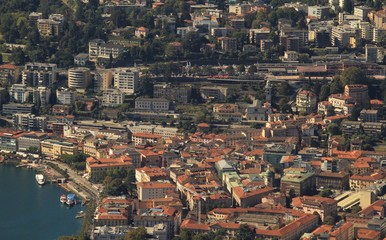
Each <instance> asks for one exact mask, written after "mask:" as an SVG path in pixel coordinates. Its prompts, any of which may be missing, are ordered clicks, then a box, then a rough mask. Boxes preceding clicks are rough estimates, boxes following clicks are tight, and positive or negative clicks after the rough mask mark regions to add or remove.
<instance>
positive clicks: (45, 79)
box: [22, 63, 58, 87]
mask: <svg viewBox="0 0 386 240" xmlns="http://www.w3.org/2000/svg"><path fill="white" fill-rule="evenodd" d="M57 71H58V70H57V65H56V64H53V63H27V64H26V65H25V66H24V70H23V71H22V82H23V84H25V85H27V86H32V87H39V86H41V87H52V84H53V83H55V82H56V75H57Z"/></svg>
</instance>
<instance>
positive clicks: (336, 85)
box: [330, 77, 343, 94]
mask: <svg viewBox="0 0 386 240" xmlns="http://www.w3.org/2000/svg"><path fill="white" fill-rule="evenodd" d="M342 91H343V86H342V82H341V81H340V79H339V77H335V78H334V79H333V80H332V82H331V84H330V94H336V93H341V92H342Z"/></svg>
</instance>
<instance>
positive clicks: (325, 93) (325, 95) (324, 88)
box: [319, 84, 330, 101]
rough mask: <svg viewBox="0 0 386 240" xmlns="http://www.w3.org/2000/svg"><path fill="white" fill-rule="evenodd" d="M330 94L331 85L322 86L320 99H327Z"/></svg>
mask: <svg viewBox="0 0 386 240" xmlns="http://www.w3.org/2000/svg"><path fill="white" fill-rule="evenodd" d="M328 96H330V85H328V84H325V85H323V86H322V87H321V88H320V94H319V101H325V100H327V99H328Z"/></svg>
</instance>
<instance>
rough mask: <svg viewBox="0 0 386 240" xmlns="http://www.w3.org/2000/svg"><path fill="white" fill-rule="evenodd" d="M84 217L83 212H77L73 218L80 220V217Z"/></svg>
mask: <svg viewBox="0 0 386 240" xmlns="http://www.w3.org/2000/svg"><path fill="white" fill-rule="evenodd" d="M85 215H86V213H85V212H83V211H80V212H78V213H77V214H76V216H75V218H82V217H84V216H85Z"/></svg>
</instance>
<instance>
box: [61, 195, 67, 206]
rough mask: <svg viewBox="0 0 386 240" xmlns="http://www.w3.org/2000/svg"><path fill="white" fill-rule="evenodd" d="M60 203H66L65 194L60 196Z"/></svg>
mask: <svg viewBox="0 0 386 240" xmlns="http://www.w3.org/2000/svg"><path fill="white" fill-rule="evenodd" d="M60 202H61V203H62V204H65V203H66V202H67V196H66V194H62V196H60Z"/></svg>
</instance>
